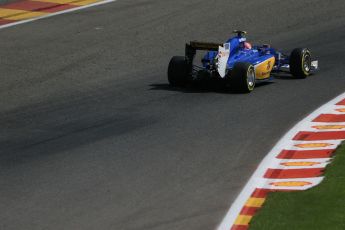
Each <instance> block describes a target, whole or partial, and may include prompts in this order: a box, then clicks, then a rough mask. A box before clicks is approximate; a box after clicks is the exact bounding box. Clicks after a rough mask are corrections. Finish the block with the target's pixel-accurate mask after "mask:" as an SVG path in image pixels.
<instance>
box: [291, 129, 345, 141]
mask: <svg viewBox="0 0 345 230" xmlns="http://www.w3.org/2000/svg"><path fill="white" fill-rule="evenodd" d="M341 139H345V131H335V132H299V133H298V134H297V135H296V136H295V137H294V138H293V140H295V141H297V140H299V141H320V140H341Z"/></svg>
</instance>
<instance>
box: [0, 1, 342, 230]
mask: <svg viewBox="0 0 345 230" xmlns="http://www.w3.org/2000/svg"><path fill="white" fill-rule="evenodd" d="M344 25H345V2H344V1H343V0H337V1H321V0H316V1H301V0H296V1H292V0H290V1H280V2H279V3H278V2H277V1H275V0H265V1H255V0H249V1H240V0H236V1H235V0H232V1H229V0H217V1H196V0H191V1H182V0H174V1H158V0H150V1H149V0H145V1H144V0H135V1H134V0H119V1H118V2H114V3H111V4H107V5H103V6H99V7H95V8H89V9H86V10H82V11H78V12H74V13H70V14H65V15H60V16H56V17H52V18H48V19H44V20H40V21H36V22H33V23H28V24H23V25H19V26H16V27H12V28H7V29H3V30H1V31H0V38H1V42H0V53H1V59H0V70H1V75H0V80H1V84H0V98H1V100H0V124H1V129H0V210H1V212H0V229H6V230H9V229H36V230H37V229H116V230H119V229H121V230H122V229H123V230H135V229H138V230H139V229H140V230H144V229H164V230H170V229H176V230H181V229H189V230H191V229H198V230H200V229H215V228H216V227H217V225H218V224H219V223H220V222H221V220H222V218H223V217H224V215H225V214H226V212H227V210H228V209H229V207H230V204H231V203H232V201H233V200H234V199H235V198H236V196H237V195H238V193H239V192H240V190H241V188H242V187H243V186H244V184H245V183H246V181H247V179H248V178H249V177H250V176H251V174H252V173H253V171H254V170H255V168H256V166H257V165H258V163H259V162H260V161H261V159H262V158H263V157H264V156H265V154H266V153H267V152H268V151H269V150H270V149H271V148H272V147H273V146H274V144H275V143H276V142H277V140H278V139H279V138H280V137H281V136H282V135H283V134H284V133H285V132H286V131H288V130H289V128H291V127H292V126H293V125H294V124H295V123H296V122H297V121H299V120H300V119H302V118H303V117H304V116H306V115H308V114H309V113H310V112H311V111H313V110H314V109H316V108H318V107H319V106H320V105H322V104H323V103H325V102H327V101H328V100H330V99H332V98H333V97H335V96H337V95H338V94H340V93H342V92H344V89H345V76H344V66H345V61H344V51H345V26H344ZM236 28H239V29H245V30H248V31H249V36H248V37H249V40H254V41H257V42H259V43H261V42H262V43H271V44H272V45H273V46H274V47H282V48H283V50H285V51H288V50H290V49H292V48H294V47H299V46H302V47H309V48H310V49H311V50H312V52H313V54H314V55H315V56H317V57H318V58H319V61H320V67H321V71H320V72H319V73H318V74H317V75H315V76H312V77H310V78H308V79H305V80H294V79H290V78H289V77H288V76H281V77H280V78H278V79H275V80H274V81H273V82H272V83H270V84H265V85H262V86H260V87H257V88H256V89H255V90H254V92H253V93H251V94H248V95H241V94H231V93H228V92H227V91H224V90H222V89H218V88H217V87H206V88H205V87H204V88H188V89H175V88H170V87H169V86H168V85H167V80H166V70H167V64H168V62H169V59H170V57H171V56H173V55H176V54H183V52H184V43H185V42H186V41H188V40H195V39H198V40H204V41H224V40H226V39H227V37H228V36H229V35H230V32H231V31H232V30H233V29H236Z"/></svg>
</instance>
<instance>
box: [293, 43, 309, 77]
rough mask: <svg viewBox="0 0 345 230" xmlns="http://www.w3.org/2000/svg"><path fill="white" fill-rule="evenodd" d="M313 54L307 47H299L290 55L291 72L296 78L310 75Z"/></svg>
mask: <svg viewBox="0 0 345 230" xmlns="http://www.w3.org/2000/svg"><path fill="white" fill-rule="evenodd" d="M310 70H311V54H310V51H309V50H308V49H306V48H297V49H294V50H293V51H292V52H291V55H290V72H291V74H292V75H293V76H294V77H296V78H306V77H307V76H309V75H310Z"/></svg>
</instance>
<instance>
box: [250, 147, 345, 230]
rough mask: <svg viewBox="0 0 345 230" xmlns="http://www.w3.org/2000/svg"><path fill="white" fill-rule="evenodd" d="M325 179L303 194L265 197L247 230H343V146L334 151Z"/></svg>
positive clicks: (344, 213) (344, 198)
mask: <svg viewBox="0 0 345 230" xmlns="http://www.w3.org/2000/svg"><path fill="white" fill-rule="evenodd" d="M325 176H326V178H325V179H324V180H323V182H322V183H321V184H320V185H319V186H317V187H314V188H312V189H310V190H307V191H303V192H289V193H284V192H276V193H271V194H269V196H268V198H267V200H266V202H265V204H264V207H263V208H262V209H261V210H259V212H258V213H257V214H256V215H255V216H254V218H253V220H252V221H251V223H250V230H269V229H274V230H277V229H279V230H284V229H286V230H291V229H293V230H303V229H308V230H310V229H317V230H323V229H324V230H344V229H345V143H343V145H342V146H341V147H340V148H338V150H337V151H336V154H335V157H334V160H333V162H332V163H331V164H330V165H328V166H327V168H326V173H325Z"/></svg>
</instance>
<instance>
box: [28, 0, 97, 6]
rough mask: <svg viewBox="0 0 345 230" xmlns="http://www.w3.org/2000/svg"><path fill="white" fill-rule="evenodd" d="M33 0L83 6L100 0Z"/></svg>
mask: <svg viewBox="0 0 345 230" xmlns="http://www.w3.org/2000/svg"><path fill="white" fill-rule="evenodd" d="M33 1H38V2H50V3H57V4H69V5H76V6H84V5H90V4H92V3H95V2H100V1H101V0H33Z"/></svg>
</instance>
